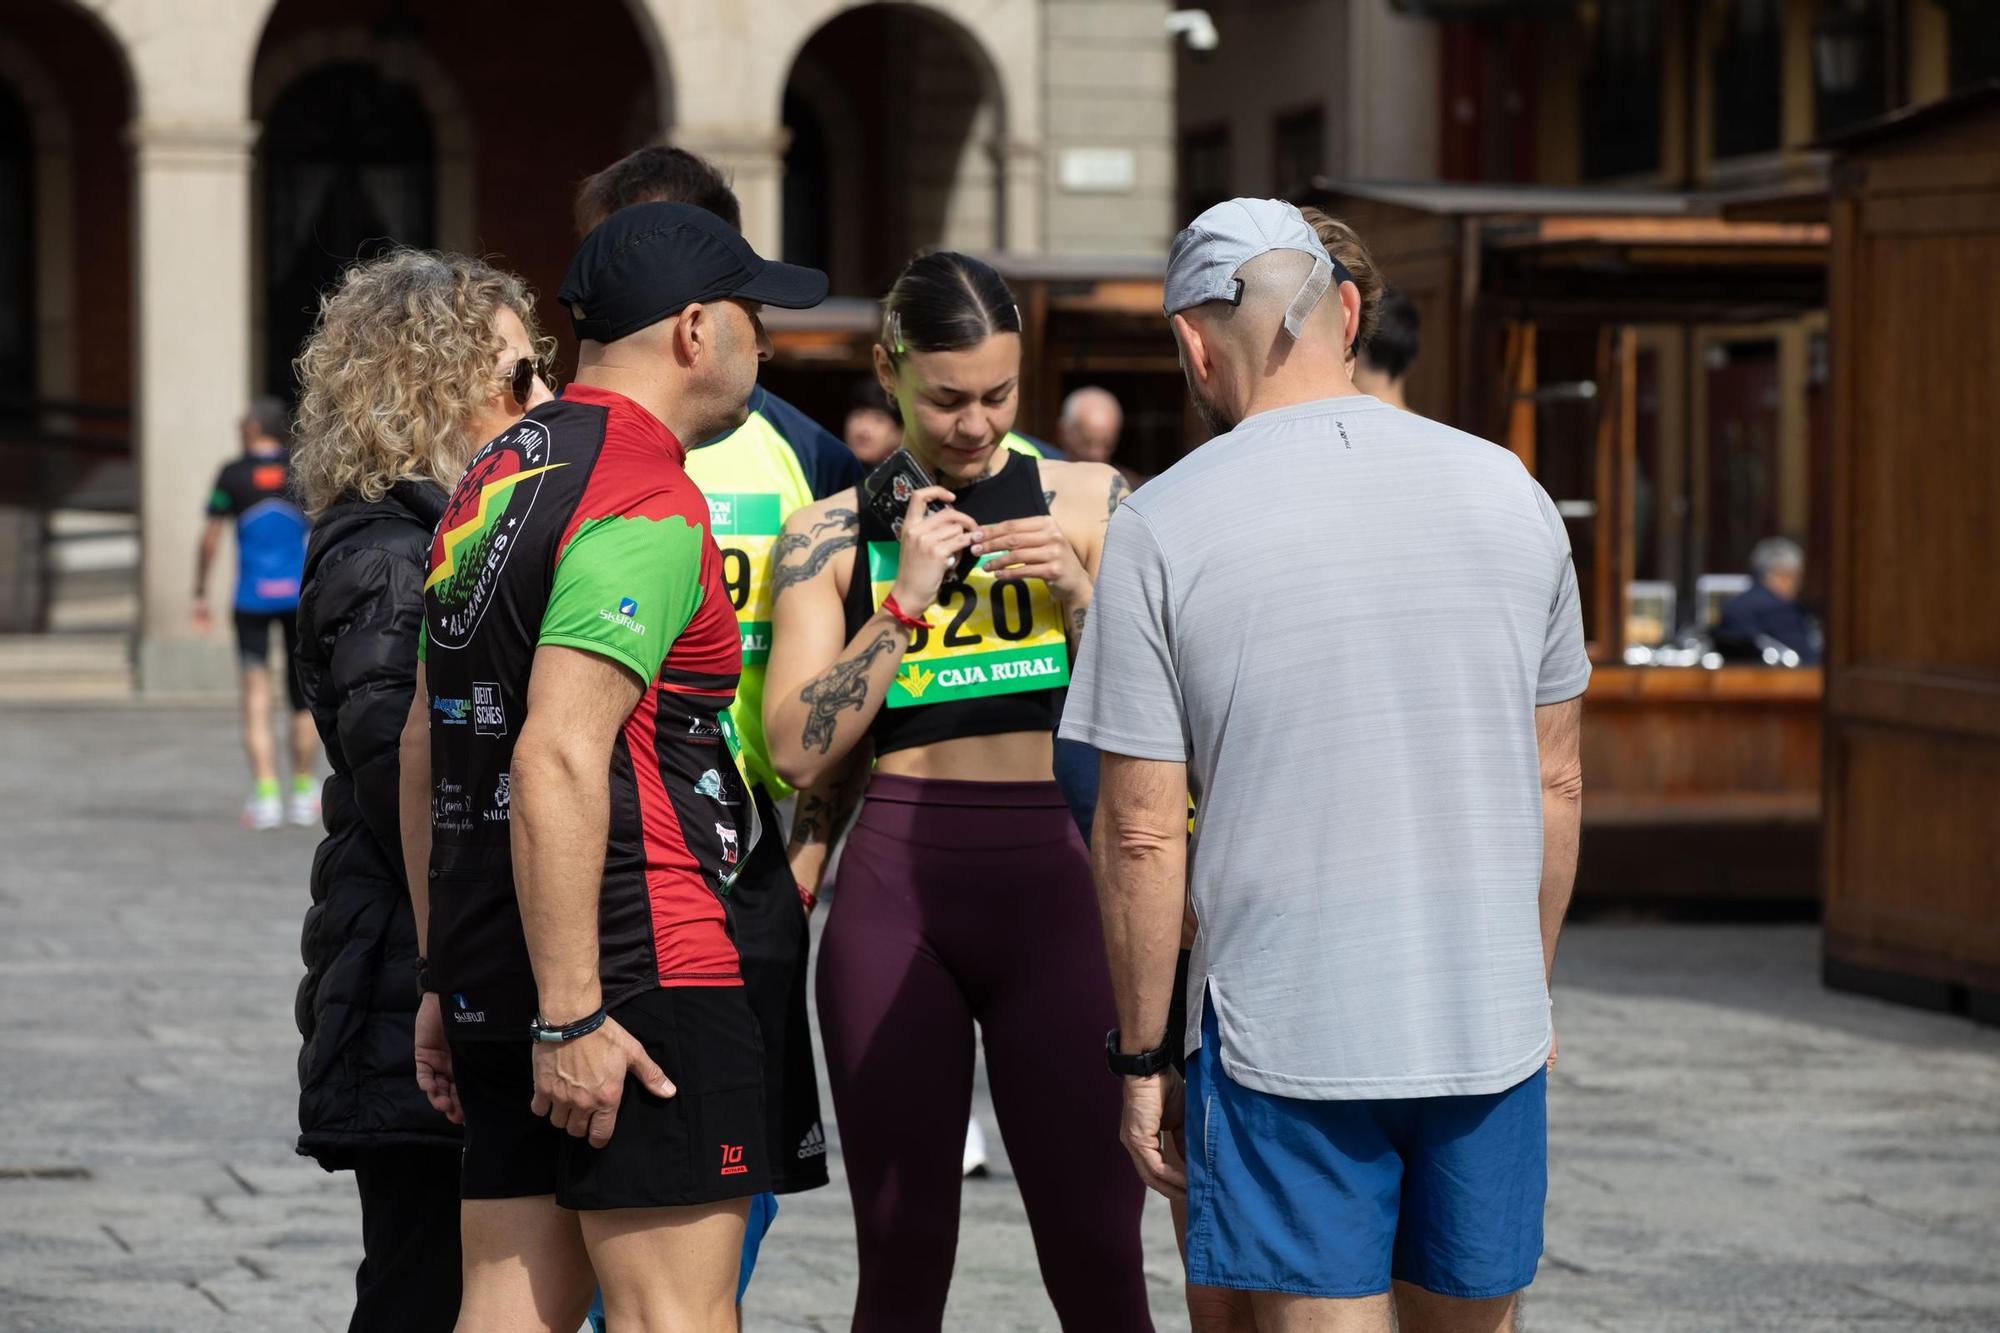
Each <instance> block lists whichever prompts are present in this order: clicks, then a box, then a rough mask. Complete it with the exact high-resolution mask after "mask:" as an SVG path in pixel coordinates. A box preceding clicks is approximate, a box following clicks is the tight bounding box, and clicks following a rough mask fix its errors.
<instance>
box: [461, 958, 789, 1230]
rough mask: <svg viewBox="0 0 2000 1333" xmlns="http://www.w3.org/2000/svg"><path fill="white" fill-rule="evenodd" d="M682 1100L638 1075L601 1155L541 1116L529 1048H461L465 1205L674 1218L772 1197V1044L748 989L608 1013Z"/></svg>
mask: <svg viewBox="0 0 2000 1333" xmlns="http://www.w3.org/2000/svg"><path fill="white" fill-rule="evenodd" d="M611 1016H612V1017H613V1018H615V1019H617V1020H618V1022H619V1023H620V1024H621V1025H622V1026H623V1027H624V1028H625V1030H626V1031H627V1032H630V1033H631V1034H632V1035H633V1036H634V1037H636V1038H638V1040H639V1042H640V1044H642V1045H643V1046H645V1048H646V1053H647V1054H648V1055H651V1056H652V1057H653V1059H654V1060H655V1061H657V1062H658V1063H659V1066H660V1068H661V1069H663V1070H665V1071H666V1074H667V1077H668V1078H669V1079H670V1080H672V1082H673V1084H674V1086H675V1087H676V1088H677V1089H678V1091H677V1092H676V1093H675V1095H674V1096H672V1097H668V1098H661V1097H656V1096H654V1095H653V1094H652V1093H650V1092H648V1091H646V1089H645V1088H643V1087H641V1086H640V1085H639V1083H638V1081H637V1080H636V1079H634V1078H632V1077H631V1076H630V1075H627V1076H626V1079H625V1096H624V1098H623V1099H622V1100H621V1101H620V1102H619V1103H618V1123H617V1126H616V1127H615V1128H614V1129H613V1130H612V1132H611V1142H609V1143H607V1144H605V1145H604V1147H602V1148H593V1147H591V1146H590V1140H588V1139H583V1138H572V1137H571V1136H570V1135H569V1134H568V1133H567V1132H566V1131H564V1130H559V1129H557V1128H556V1127H555V1126H554V1125H552V1124H550V1123H549V1121H548V1119H547V1117H545V1116H538V1115H536V1114H535V1113H534V1111H533V1110H531V1109H530V1107H529V1103H530V1102H531V1101H532V1100H533V1098H534V1095H535V1085H534V1073H533V1070H532V1065H531V1063H530V1061H531V1055H530V1051H531V1049H532V1046H531V1043H529V1042H528V1041H526V1040H525V1039H524V1040H521V1041H511V1040H494V1039H491V1038H488V1039H485V1040H453V1041H452V1043H451V1064H452V1074H453V1077H454V1078H455V1080H456V1081H457V1083H458V1100H459V1105H460V1106H461V1108H463V1110H464V1112H465V1156H464V1164H463V1167H462V1169H461V1172H460V1176H459V1193H460V1195H461V1197H463V1198H467V1199H520V1198H532V1197H535V1196H538V1195H543V1194H553V1195H555V1199H556V1202H557V1203H558V1204H560V1205H562V1206H563V1207H564V1208H577V1209H585V1210H596V1209H602V1208H678V1207H684V1206H687V1205H690V1204H701V1203H715V1202H718V1201H720V1200H723V1199H737V1198H743V1197H746V1196H748V1195H752V1194H761V1193H763V1192H764V1191H766V1190H768V1189H770V1188H771V1169H770V1160H771V1154H770V1153H769V1152H767V1151H766V1149H765V1145H764V1132H765V1131H764V1083H763V1080H764V1044H763V1040H762V1038H761V1037H760V1036H759V1034H758V1031H757V1020H756V1018H755V1017H754V1016H753V1015H752V1013H751V1011H750V1004H749V1001H748V999H747V998H746V997H745V994H744V988H743V987H741V986H673V987H663V988H661V989H658V990H649V991H644V992H641V993H640V994H638V995H636V996H634V997H633V998H632V999H630V1000H627V1001H625V1002H624V1003H623V1004H621V1005H619V1006H618V1007H617V1008H615V1009H613V1010H612V1011H611Z"/></svg>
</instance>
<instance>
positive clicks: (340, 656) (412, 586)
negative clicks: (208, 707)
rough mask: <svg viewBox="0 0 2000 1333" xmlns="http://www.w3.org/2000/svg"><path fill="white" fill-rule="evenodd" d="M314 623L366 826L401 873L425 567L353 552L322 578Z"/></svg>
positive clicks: (373, 551) (377, 552)
mask: <svg viewBox="0 0 2000 1333" xmlns="http://www.w3.org/2000/svg"><path fill="white" fill-rule="evenodd" d="M321 578H322V580H323V581H322V583H321V592H320V604H319V606H318V608H317V614H316V615H315V617H314V619H315V623H316V625H317V626H318V628H319V630H320V632H321V634H322V635H326V634H331V635H333V636H334V639H333V650H332V653H331V654H330V656H329V660H328V662H327V686H328V691H329V693H330V694H331V696H332V703H333V719H334V726H333V730H334V736H335V737H336V738H337V739H338V744H339V746H340V751H341V754H342V756H343V757H344V758H345V760H346V767H347V772H348V774H349V776H350V777H351V778H352V780H353V783H354V801H355V804H356V805H357V806H359V807H360V813H361V819H362V822H363V823H365V824H366V825H367V827H368V832H369V833H370V834H371V835H372V836H373V837H374V839H375V842H376V844H377V845H378V846H379V847H380V848H381V849H382V852H383V855H384V856H385V858H386V859H387V860H388V862H389V864H390V865H392V866H397V867H400V866H401V865H402V857H403V853H402V831H401V825H400V822H399V819H398V815H397V790H396V788H397V775H398V774H399V772H400V771H401V767H400V762H399V758H398V750H399V747H400V745H401V742H402V735H403V722H404V719H405V718H407V717H408V716H409V712H410V695H411V693H412V691H413V690H414V689H415V687H416V675H417V631H418V630H419V629H420V628H421V626H422V624H423V619H424V587H423V567H422V566H420V565H414V564H412V563H411V562H410V561H408V560H406V559H402V558H400V557H398V556H396V555H392V554H390V553H389V552H387V551H384V550H382V549H380V548H379V547H363V548H361V549H359V550H356V551H353V552H352V553H351V554H349V555H348V556H347V558H346V559H344V560H341V561H340V562H339V563H338V564H334V565H330V566H329V567H328V568H327V569H326V570H325V571H324V572H323V573H322V575H321Z"/></svg>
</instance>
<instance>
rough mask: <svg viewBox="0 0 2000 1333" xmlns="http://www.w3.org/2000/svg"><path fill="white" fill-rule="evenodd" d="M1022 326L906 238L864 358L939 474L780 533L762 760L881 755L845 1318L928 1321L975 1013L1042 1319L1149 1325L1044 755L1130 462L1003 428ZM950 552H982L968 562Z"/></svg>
mask: <svg viewBox="0 0 2000 1333" xmlns="http://www.w3.org/2000/svg"><path fill="white" fill-rule="evenodd" d="M1020 329H1021V319H1020V312H1019V310H1018V309H1017V308H1016V306H1015V303H1014V298H1013V296H1012V294H1011V293H1010V292H1009V291H1008V290H1007V285H1006V283H1005V282H1004V281H1002V279H1001V278H1000V275H999V274H997V273H995V272H994V271H993V270H992V269H991V268H989V267H988V266H986V265H985V264H983V263H980V262H979V261H978V260H975V259H970V258H967V257H966V256H964V255H958V254H950V253H940V254H931V255H926V256H924V257H922V258H920V259H917V260H915V261H913V262H912V263H911V264H910V266H909V267H908V268H907V269H905V270H904V271H903V274H902V276H901V277H900V278H898V279H897V281H896V284H895V286H894V288H892V289H891V291H890V293H889V296H888V299H887V301H886V302H885V309H884V320H883V337H882V341H881V343H880V344H878V345H877V347H876V348H875V369H876V374H877V377H878V378H879V379H880V380H881V382H882V386H883V388H884V390H885V391H886V392H887V393H888V394H889V396H890V398H891V399H892V400H893V401H894V402H895V404H896V406H897V408H898V411H899V413H900V415H901V417H902V419H903V447H904V448H906V449H907V450H909V452H910V453H911V454H912V455H913V456H914V457H915V459H916V461H917V462H918V463H919V464H921V466H922V468H923V470H924V472H925V473H926V474H928V475H929V477H930V478H931V479H932V480H933V481H934V482H935V483H936V484H935V485H932V486H929V487H922V488H918V489H915V490H914V491H913V492H912V493H910V494H909V496H908V502H907V504H906V505H900V506H898V509H899V513H898V521H897V522H895V523H891V522H887V521H884V519H883V518H881V517H878V516H877V515H875V514H872V513H871V512H870V510H869V506H868V503H867V496H866V494H864V493H862V492H859V491H852V490H851V491H847V492H844V493H842V494H840V495H838V496H834V497H832V498H829V499H826V500H822V501H820V502H818V503H817V504H814V505H811V506H808V507H807V508H804V509H801V510H799V511H798V512H797V513H795V514H794V515H793V516H792V517H791V519H790V520H789V521H788V522H787V523H786V524H785V531H784V534H783V535H782V536H781V537H780V538H779V544H778V548H777V570H776V573H775V576H774V578H773V580H772V584H773V588H774V595H775V605H774V611H773V636H772V648H771V658H770V670H769V676H768V684H767V688H766V693H765V696H764V719H765V731H766V735H767V737H768V739H769V743H770V747H771V756H772V760H773V762H774V764H775V765H776V767H777V770H778V772H779V774H780V775H781V776H782V777H784V778H785V779H786V780H787V781H788V782H791V783H792V784H794V785H795V786H801V787H804V786H810V785H813V784H816V783H817V782H819V781H820V780H821V779H822V778H823V777H825V776H826V775H828V774H829V773H833V772H838V771H840V770H841V769H842V768H844V767H845V766H846V765H847V764H849V763H850V762H855V761H856V755H857V752H865V751H867V750H869V749H871V748H872V752H873V754H874V757H875V770H874V775H873V777H872V779H871V781H870V783H869V786H868V791H867V797H866V801H865V803H864V805H863V807H862V814H861V818H860V820H859V822H858V823H857V824H856V825H855V828H854V831H853V833H852V834H851V835H850V837H849V839H848V842H847V847H846V850H845V851H844V852H843V853H842V860H841V865H840V871H839V880H840V883H839V892H838V894H837V897H836V899H835V904H834V906H833V909H832V915H831V917H830V919H829V920H828V922H827V925H826V932H825V935H824V936H823V938H822V940H821V944H820V962H819V976H818V997H819V1014H820V1030H821V1039H822V1042H823V1044H824V1047H825V1050H826V1058H827V1067H828V1073H829V1074H830V1075H831V1082H832V1087H833V1101H834V1110H835V1113H836V1116H837V1118H838V1121H839V1125H840V1137H841V1147H842V1152H843V1154H844V1157H845V1160H846V1165H847V1176H848V1186H849V1189H850V1191H851V1193H852V1195H853V1200H854V1211H855V1220H856V1224H857V1229H858V1232H859V1248H860V1260H861V1264H860V1290H859V1294H858V1297H857V1303H856V1309H855V1316H854V1327H855V1328H856V1329H857V1330H869V1329H890V1328H893V1329H899V1330H901V1329H922V1328H933V1329H934V1328H937V1327H939V1326H940V1324H941V1322H942V1320H943V1317H944V1307H945V1296H946V1292H947V1290H948V1288H949V1286H950V1281H951V1268H952V1263H953V1259H954V1257H955V1253H956V1249H957V1242H958V1209H959V1188H960V1177H959V1169H960V1160H961V1150H962V1148H963V1144H964V1128H965V1123H966V1114H967V1110H968V1108H969V1106H970V1102H971V1096H972V1061H973V1025H974V1023H975V1022H976V1023H977V1024H978V1025H979V1029H980V1031H981V1032H983V1034H984V1038H985V1047H986V1067H987V1075H988V1079H989V1081H990V1083H991V1086H992V1090H993V1102H994V1108H995V1110H996V1112H997V1113H998V1117H999V1121H1000V1128H1001V1132H1002V1134H1003V1135H1004V1137H1005V1140H1006V1144H1007V1151H1008V1156H1009V1158H1010V1160H1011V1161H1012V1164H1013V1166H1014V1170H1015V1173H1016V1175H1017V1176H1018V1178H1019V1180H1020V1185H1021V1194H1022V1199H1023V1201H1024V1202H1025V1203H1026V1205H1027V1210H1028V1219H1029V1222H1030V1224H1031V1226H1032V1228H1033V1230H1034V1236H1035V1246H1036V1252H1037V1254H1038V1256H1039V1258H1040V1263H1041V1270H1042V1277H1043V1281H1044V1283H1045V1285H1046V1287H1047V1289H1048V1293H1049V1298H1050V1300H1051V1301H1052V1302H1053V1303H1054V1305H1055V1308H1056V1313H1057V1315H1058V1316H1059V1317H1060V1319H1061V1321H1062V1324H1063V1326H1064V1327H1065V1328H1068V1329H1091V1330H1128V1329H1150V1328H1151V1327H1152V1323H1151V1320H1150V1317H1149V1316H1148V1313H1147V1303H1146V1289H1145V1278H1144V1274H1143V1272H1142V1270H1141V1259H1140V1249H1139V1213H1140V1206H1141V1191H1140V1189H1139V1188H1138V1185H1137V1181H1136V1179H1135V1178H1134V1177H1133V1174H1132V1171H1131V1168H1130V1165H1129V1163H1128V1161H1127V1158H1126V1156H1125V1153H1124V1151H1123V1149H1122V1148H1120V1146H1119V1144H1118V1139H1117V1133H1118V1115H1119V1104H1118V1103H1119V1088H1118V1083H1117V1080H1115V1079H1113V1078H1111V1077H1109V1076H1108V1075H1107V1074H1106V1072H1105V1068H1104V1055H1103V1050H1104V1033H1105V1031H1106V1030H1107V1029H1108V1028H1110V1027H1111V1026H1113V1025H1114V1023H1115V1022H1116V1018H1115V1015H1114V1014H1113V1010H1112V1002H1111V991H1110V983H1109V978H1108V976H1107V973H1106V969H1105V961H1104V945H1103V940H1102V936H1101V933H1100V930H1099V925H1098V918H1097V905H1096V897H1095V894H1094V891H1093V889H1092V886H1091V878H1090V867H1089V864H1088V861H1087V858H1086V855H1085V852H1084V849H1083V844H1082V841H1081V840H1080V839H1079V838H1078V836H1077V831H1076V828H1075V826H1074V824H1073V823H1072V822H1071V820H1070V816H1069V812H1068V809H1067V808H1066V807H1065V805H1064V804H1063V800H1062V797H1061V795H1060V794H1059V793H1058V791H1057V790H1056V786H1055V783H1054V781H1053V779H1052V776H1051V767H1050V763H1051V761H1050V755H1051V737H1050V733H1051V729H1052V727H1053V725H1054V723H1055V720H1056V715H1057V712H1058V710H1059V708H1060V706H1061V705H1060V699H1061V694H1060V691H1061V689H1062V687H1063V686H1064V685H1065V684H1066V683H1067V682H1068V680H1069V659H1070V653H1071V645H1072V644H1074V643H1076V642H1078V641H1080V636H1081V629H1082V626H1083V621H1084V617H1085V615H1086V614H1087V613H1088V611H1089V607H1090V598H1091V588H1092V583H1093V580H1094V578H1095V575H1096V571H1097V563H1098V556H1099V554H1100V551H1101V548H1102V545H1103V541H1104V532H1105V528H1106V525H1107V524H1108V523H1109V521H1110V515H1111V512H1112V510H1114V509H1115V508H1117V505H1118V502H1119V500H1120V498H1121V497H1122V496H1123V495H1124V493H1125V480H1124V478H1123V477H1122V476H1120V475H1119V473H1118V472H1117V471H1115V470H1114V469H1112V468H1111V467H1108V466H1106V465H1104V464H1099V463H1064V462H1055V461H1051V460H1046V459H1036V458H1033V457H1030V456H1028V455H1026V454H1023V453H1020V452H1017V451H1015V450H1011V449H1009V448H1007V447H1006V444H1005V441H1006V439H1007V436H1008V433H1009V431H1010V430H1011V429H1012V428H1013V424H1014V416H1015V412H1016V409H1017V406H1018V402H1019V382H1020V372H1021V336H1020ZM933 503H941V504H942V505H943V506H944V507H943V508H940V509H938V510H937V511H936V512H934V513H932V512H927V511H928V510H929V507H930V506H931V505H932V504H933ZM896 527H900V532H898V531H896V530H895V528H896ZM967 551H969V552H970V553H971V557H974V558H976V559H977V566H978V567H975V568H973V569H972V570H971V571H970V572H969V573H967V574H966V576H965V577H964V579H963V580H962V581H961V580H959V579H958V578H957V577H955V575H954V569H955V567H956V566H957V565H958V564H959V560H960V555H961V553H962V552H967ZM860 762H865V754H863V756H862V758H861V760H860Z"/></svg>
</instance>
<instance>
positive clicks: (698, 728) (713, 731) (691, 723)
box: [688, 714, 722, 739]
mask: <svg viewBox="0 0 2000 1333" xmlns="http://www.w3.org/2000/svg"><path fill="white" fill-rule="evenodd" d="M688 735H690V736H697V737H703V738H706V739H714V738H716V737H718V736H720V735H722V727H721V725H720V724H719V723H717V722H716V720H715V719H714V718H712V717H702V716H700V715H699V714H697V715H696V716H695V717H693V718H690V719H689V720H688Z"/></svg>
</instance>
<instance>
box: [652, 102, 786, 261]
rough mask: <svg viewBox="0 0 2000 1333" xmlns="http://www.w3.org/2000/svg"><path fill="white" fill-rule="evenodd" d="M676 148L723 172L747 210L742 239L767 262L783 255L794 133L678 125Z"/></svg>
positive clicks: (673, 137)
mask: <svg viewBox="0 0 2000 1333" xmlns="http://www.w3.org/2000/svg"><path fill="white" fill-rule="evenodd" d="M668 137H669V138H670V139H671V141H672V142H673V143H674V144H675V146H677V147H680V148H685V149H687V150H688V151H689V152H690V153H694V154H697V155H699V156H701V157H705V158H707V159H708V160H709V161H710V162H713V163H714V164H715V165H716V166H718V167H720V168H722V171H723V174H724V175H726V176H728V177H729V179H730V183H731V185H732V187H733V188H734V189H735V191H736V199H737V202H738V203H740V204H742V206H743V236H744V239H746V240H748V241H749V242H750V244H751V246H752V247H753V248H754V249H755V250H756V251H757V253H758V254H760V255H762V256H764V257H765V258H766V259H777V258H780V257H781V256H782V255H783V253H784V211H785V210H784V177H785V149H786V148H787V147H789V146H790V145H791V138H792V136H791V131H789V130H786V129H784V128H783V127H777V128H773V127H771V126H768V125H729V124H703V123H699V122H697V123H695V124H690V125H676V126H674V128H673V130H672V132H671V133H670V134H669V136H668Z"/></svg>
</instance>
